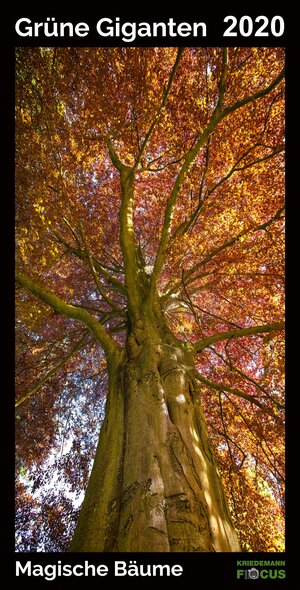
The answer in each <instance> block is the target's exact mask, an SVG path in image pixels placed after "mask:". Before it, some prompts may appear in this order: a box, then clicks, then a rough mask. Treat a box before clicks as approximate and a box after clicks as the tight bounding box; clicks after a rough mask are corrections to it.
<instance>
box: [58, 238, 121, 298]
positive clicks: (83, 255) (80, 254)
mask: <svg viewBox="0 0 300 590" xmlns="http://www.w3.org/2000/svg"><path fill="white" fill-rule="evenodd" d="M54 237H55V239H56V240H57V242H59V243H60V244H62V245H63V246H65V248H67V251H68V252H70V254H74V255H75V256H77V258H80V260H88V253H87V252H85V251H84V250H82V249H81V248H74V247H73V246H70V244H69V243H68V242H66V240H65V239H64V238H62V237H61V236H58V235H54ZM92 261H93V265H94V267H95V269H96V270H97V272H99V273H100V274H101V275H102V276H103V278H104V279H105V280H106V281H107V282H108V283H110V284H111V286H112V288H114V289H116V290H117V291H118V292H119V293H121V294H122V295H126V287H125V285H124V284H123V283H122V282H121V281H120V280H119V279H117V278H116V277H114V276H113V275H112V274H110V273H109V272H108V271H107V270H106V269H105V268H104V266H103V265H102V264H101V262H99V260H97V258H95V256H92Z"/></svg>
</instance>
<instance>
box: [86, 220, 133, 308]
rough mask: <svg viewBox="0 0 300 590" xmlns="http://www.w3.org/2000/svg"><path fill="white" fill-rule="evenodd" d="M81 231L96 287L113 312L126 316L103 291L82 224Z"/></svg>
mask: <svg viewBox="0 0 300 590" xmlns="http://www.w3.org/2000/svg"><path fill="white" fill-rule="evenodd" d="M79 229H80V233H81V236H82V240H83V243H84V247H85V251H86V253H87V257H88V261H89V267H90V270H91V273H92V276H93V279H94V283H95V285H96V287H97V289H98V291H99V293H100V295H101V297H102V298H103V299H104V301H106V303H107V304H108V305H109V306H110V307H111V308H112V309H113V310H115V311H117V312H118V313H119V314H120V315H125V312H124V311H123V310H122V309H120V307H119V306H118V305H117V304H116V303H115V302H114V301H113V300H112V299H111V298H110V297H109V296H108V295H106V293H105V291H104V290H103V288H102V285H101V283H100V281H99V279H98V276H97V273H96V270H95V266H94V262H93V256H92V255H91V253H90V250H89V247H88V244H87V239H86V236H85V233H84V231H83V227H82V223H80V224H79Z"/></svg>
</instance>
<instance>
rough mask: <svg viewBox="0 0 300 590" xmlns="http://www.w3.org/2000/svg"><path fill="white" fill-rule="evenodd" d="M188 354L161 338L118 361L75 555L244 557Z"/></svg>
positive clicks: (151, 334)
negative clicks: (206, 553) (212, 554)
mask: <svg viewBox="0 0 300 590" xmlns="http://www.w3.org/2000/svg"><path fill="white" fill-rule="evenodd" d="M193 363H194V361H193V356H192V353H191V352H190V351H189V350H188V348H187V347H186V345H185V344H183V343H181V342H179V341H177V340H176V339H175V338H174V337H171V336H170V335H165V336H163V337H162V332H161V331H160V334H158V332H157V331H156V330H155V329H154V328H153V327H149V326H148V327H147V328H144V327H143V328H142V329H140V330H139V333H138V334H137V332H136V333H135V334H131V335H130V336H129V338H128V342H127V347H126V352H124V353H123V354H122V355H120V357H119V358H118V360H115V361H113V360H112V361H111V366H110V371H109V372H110V387H109V396H108V400H107V412H106V418H105V420H104V422H103V425H102V429H101V434H100V440H99V444H98V448H97V452H96V456H95V461H94V467H93V470H92V474H91V477H90V481H89V484H88V488H87V492H86V496H85V500H84V503H83V506H82V509H81V512H80V516H79V521H78V525H77V528H76V530H75V534H74V537H73V541H72V544H71V548H70V550H71V551H147V552H148V551H154V552H156V551H239V550H240V547H239V542H238V539H237V535H236V532H235V530H234V527H233V524H232V522H231V518H230V514H229V511H228V507H227V503H226V499H225V495H224V491H223V487H222V483H221V481H220V477H219V475H218V469H217V466H216V463H215V460H214V458H213V454H212V450H211V446H210V442H209V438H208V433H207V428H206V424H205V420H204V417H203V413H202V409H201V402H200V394H199V391H198V386H197V383H196V381H195V378H194V375H193Z"/></svg>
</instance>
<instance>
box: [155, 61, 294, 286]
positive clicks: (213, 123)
mask: <svg viewBox="0 0 300 590" xmlns="http://www.w3.org/2000/svg"><path fill="white" fill-rule="evenodd" d="M226 71H227V53H226V51H225V50H224V51H223V56H222V71H221V77H220V83H219V97H218V103H217V106H216V108H215V110H214V112H213V114H212V117H211V120H210V122H209V123H208V125H207V127H206V129H205V130H204V131H203V132H202V133H201V134H200V135H199V137H198V139H197V141H196V143H195V145H193V147H192V148H191V149H190V150H189V151H188V152H187V154H186V156H185V159H184V162H183V164H182V166H181V168H180V170H179V172H178V174H177V177H176V179H175V182H174V186H173V189H172V191H171V193H170V195H169V198H168V200H167V205H166V211H165V218H164V223H163V228H162V233H161V239H160V244H159V247H158V251H157V255H156V259H155V264H154V269H153V273H152V276H151V289H152V291H153V290H154V289H155V287H156V283H157V280H158V278H159V276H160V273H161V270H162V267H163V264H164V256H165V252H166V249H167V246H168V243H169V240H170V237H171V223H172V217H173V214H174V209H175V205H176V201H177V197H178V194H179V191H180V188H181V186H182V183H183V181H184V179H185V178H186V176H187V173H188V171H189V168H190V166H191V164H192V163H193V162H194V160H195V158H196V156H197V155H198V153H199V151H200V149H201V147H202V146H203V145H204V144H205V143H206V142H207V140H208V138H209V137H210V135H211V133H212V132H213V131H214V129H215V128H216V127H217V125H218V124H219V122H220V121H221V120H222V119H224V118H225V117H226V116H227V115H229V114H230V113H232V112H233V111H235V110H237V109H239V108H240V107H242V106H244V105H246V104H247V103H248V102H251V101H255V100H257V99H258V98H261V97H263V96H266V95H267V94H269V93H270V92H271V91H272V90H273V88H275V86H277V84H279V82H280V81H281V80H282V79H283V77H284V70H282V72H281V74H280V75H279V76H277V78H276V79H275V80H273V82H272V83H271V84H269V86H267V87H266V88H263V89H262V90H260V91H258V92H256V93H254V94H253V95H251V96H247V97H245V98H244V99H243V100H241V101H237V102H236V103H235V104H234V105H232V106H231V107H226V108H225V109H223V110H222V108H221V107H222V104H223V97H224V93H225V87H226V84H225V82H226V80H225V78H226Z"/></svg>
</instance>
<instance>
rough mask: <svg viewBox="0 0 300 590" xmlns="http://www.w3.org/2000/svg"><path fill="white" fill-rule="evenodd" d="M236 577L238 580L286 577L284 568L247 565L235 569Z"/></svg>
mask: <svg viewBox="0 0 300 590" xmlns="http://www.w3.org/2000/svg"><path fill="white" fill-rule="evenodd" d="M236 577H237V579H238V580H284V579H285V577H286V572H285V569H277V568H276V569H275V568H264V569H259V570H258V569H257V568H256V567H249V568H247V569H246V568H244V569H237V571H236Z"/></svg>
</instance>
